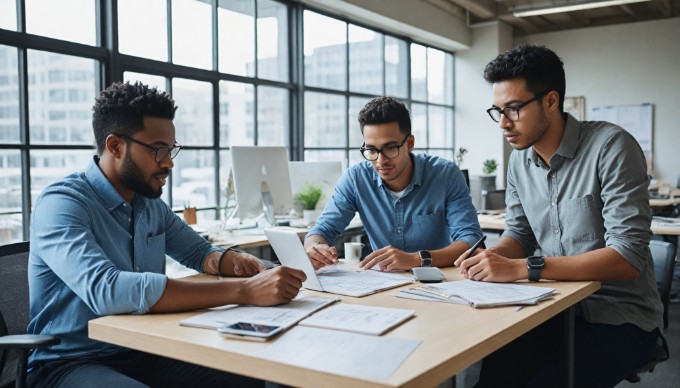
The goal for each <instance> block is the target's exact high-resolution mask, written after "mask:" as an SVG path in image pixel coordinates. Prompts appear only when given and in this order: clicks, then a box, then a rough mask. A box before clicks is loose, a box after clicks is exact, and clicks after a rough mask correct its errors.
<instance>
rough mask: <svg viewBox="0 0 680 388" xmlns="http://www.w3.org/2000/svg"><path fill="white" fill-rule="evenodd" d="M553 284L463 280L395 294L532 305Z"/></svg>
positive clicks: (550, 291) (547, 295)
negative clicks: (537, 284)
mask: <svg viewBox="0 0 680 388" xmlns="http://www.w3.org/2000/svg"><path fill="white" fill-rule="evenodd" d="M554 293H555V289H554V288H550V287H538V286H530V285H525V284H508V283H491V282H477V281H474V280H467V279H466V280H460V281H453V282H444V283H440V284H437V285H436V286H435V285H428V286H421V287H412V288H409V289H406V290H400V291H398V292H396V293H395V294H394V295H395V296H397V297H400V298H408V299H418V300H430V301H437V302H448V303H456V304H467V305H470V306H472V307H475V308H484V307H496V306H508V305H532V304H537V303H538V302H540V301H542V300H546V299H550V298H552V295H553V294H554Z"/></svg>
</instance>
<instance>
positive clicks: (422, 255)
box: [418, 251, 432, 259]
mask: <svg viewBox="0 0 680 388" xmlns="http://www.w3.org/2000/svg"><path fill="white" fill-rule="evenodd" d="M418 256H420V258H421V259H431V258H432V255H431V254H430V251H418Z"/></svg>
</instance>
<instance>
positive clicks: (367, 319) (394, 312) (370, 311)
mask: <svg viewBox="0 0 680 388" xmlns="http://www.w3.org/2000/svg"><path fill="white" fill-rule="evenodd" d="M415 313H416V312H415V311H413V310H406V309H395V308H388V307H375V306H363V305H354V304H346V303H339V304H336V305H334V306H331V307H328V308H326V309H323V310H321V311H319V312H318V313H316V314H314V315H312V316H310V317H308V318H305V319H303V320H302V321H300V322H299V323H298V325H300V326H311V327H319V328H322V329H334V330H344V331H351V332H355V333H361V334H370V335H381V334H383V333H384V332H386V331H388V330H390V329H391V328H393V327H395V326H397V325H400V324H401V323H402V322H404V321H406V320H407V319H409V318H411V317H413V316H415Z"/></svg>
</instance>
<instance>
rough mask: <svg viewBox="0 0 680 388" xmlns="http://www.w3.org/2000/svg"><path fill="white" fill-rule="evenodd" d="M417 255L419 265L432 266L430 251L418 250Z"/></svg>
mask: <svg viewBox="0 0 680 388" xmlns="http://www.w3.org/2000/svg"><path fill="white" fill-rule="evenodd" d="M418 257H419V258H420V266H421V267H431V266H432V255H431V254H430V251H418Z"/></svg>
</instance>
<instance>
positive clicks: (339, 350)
mask: <svg viewBox="0 0 680 388" xmlns="http://www.w3.org/2000/svg"><path fill="white" fill-rule="evenodd" d="M421 342H422V341H420V340H414V339H404V338H393V337H379V336H372V335H363V334H355V333H349V332H344V331H337V330H324V329H317V328H314V327H305V326H296V327H295V328H293V329H292V330H290V331H288V332H286V333H285V334H283V335H282V336H281V337H279V338H278V339H277V340H276V341H275V342H273V343H271V345H269V346H268V347H267V351H266V352H263V353H262V357H263V358H265V359H269V360H273V361H277V362H281V363H284V364H288V365H295V366H299V367H302V368H305V369H314V370H318V371H322V372H329V373H334V374H339V375H344V376H349V377H359V378H364V379H371V380H385V379H388V378H390V376H392V374H393V373H394V372H395V371H396V370H397V369H398V368H399V366H400V365H401V364H402V363H403V362H404V361H405V360H406V359H407V358H408V357H409V355H411V353H413V351H414V350H415V349H416V348H417V347H418V346H419V345H420V344H421Z"/></svg>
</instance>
